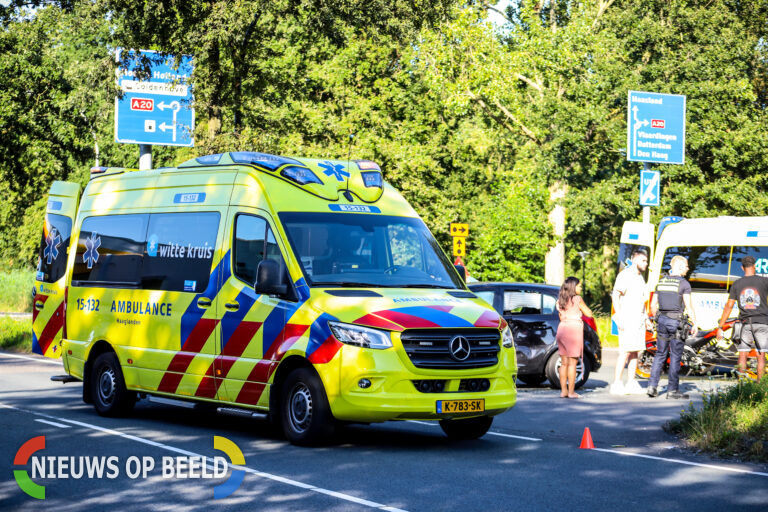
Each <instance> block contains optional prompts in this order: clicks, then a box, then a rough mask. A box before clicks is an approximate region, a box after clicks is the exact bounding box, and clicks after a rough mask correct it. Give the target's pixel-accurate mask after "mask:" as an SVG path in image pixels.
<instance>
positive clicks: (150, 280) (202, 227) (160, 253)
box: [141, 212, 220, 293]
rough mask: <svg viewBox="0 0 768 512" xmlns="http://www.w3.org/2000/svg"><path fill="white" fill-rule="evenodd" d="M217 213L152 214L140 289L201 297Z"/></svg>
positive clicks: (206, 281)
mask: <svg viewBox="0 0 768 512" xmlns="http://www.w3.org/2000/svg"><path fill="white" fill-rule="evenodd" d="M219 219H220V215H219V213H218V212H184V213H153V214H151V215H150V217H149V228H148V229H147V245H146V249H145V251H144V264H143V267H142V273H141V274H142V275H141V286H142V288H144V289H145V290H167V291H177V292H190V293H202V292H203V291H205V289H206V287H207V286H208V280H209V277H210V274H211V264H212V263H213V256H214V252H215V249H216V235H217V234H218V232H219Z"/></svg>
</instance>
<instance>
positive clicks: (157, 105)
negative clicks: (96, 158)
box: [115, 50, 195, 147]
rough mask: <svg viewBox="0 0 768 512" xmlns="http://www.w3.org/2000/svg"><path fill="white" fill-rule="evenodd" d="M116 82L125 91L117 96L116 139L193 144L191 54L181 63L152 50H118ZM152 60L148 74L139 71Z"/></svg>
mask: <svg viewBox="0 0 768 512" xmlns="http://www.w3.org/2000/svg"><path fill="white" fill-rule="evenodd" d="M117 61H118V62H119V63H120V64H119V67H118V70H117V84H118V86H119V87H120V89H121V90H122V92H123V97H122V98H115V142H123V143H127V144H151V145H159V146H189V147H191V146H194V145H195V141H194V137H193V135H194V131H195V109H194V108H193V96H192V89H191V87H190V83H189V82H190V78H191V77H192V69H193V68H192V57H189V56H186V55H185V56H183V57H181V59H180V62H179V64H178V66H177V65H176V59H175V57H174V56H173V55H167V54H162V53H158V52H154V51H150V50H139V51H133V50H123V51H121V50H118V52H117ZM142 62H148V63H149V77H148V78H145V77H141V76H140V73H138V72H137V71H138V70H139V69H143V68H142Z"/></svg>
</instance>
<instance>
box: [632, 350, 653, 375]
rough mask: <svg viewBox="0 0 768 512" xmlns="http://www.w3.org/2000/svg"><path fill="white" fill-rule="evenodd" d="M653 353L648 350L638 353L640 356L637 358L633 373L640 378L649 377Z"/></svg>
mask: <svg viewBox="0 0 768 512" xmlns="http://www.w3.org/2000/svg"><path fill="white" fill-rule="evenodd" d="M654 354H655V352H651V351H649V350H643V351H642V352H641V353H640V356H639V357H638V358H637V370H635V375H637V376H638V377H640V378H641V379H650V378H651V367H652V366H653V355H654Z"/></svg>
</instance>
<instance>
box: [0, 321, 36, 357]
mask: <svg viewBox="0 0 768 512" xmlns="http://www.w3.org/2000/svg"><path fill="white" fill-rule="evenodd" d="M0 348H4V349H15V350H21V351H24V352H31V351H32V319H31V318H25V319H22V320H17V319H15V318H11V317H7V316H4V317H0Z"/></svg>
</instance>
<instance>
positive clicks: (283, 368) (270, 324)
mask: <svg viewBox="0 0 768 512" xmlns="http://www.w3.org/2000/svg"><path fill="white" fill-rule="evenodd" d="M35 290H36V295H35V300H34V322H33V330H34V333H33V335H34V349H35V351H36V352H38V353H42V354H45V355H46V356H49V357H62V358H63V362H64V367H65V370H66V372H67V374H69V375H70V376H71V377H72V378H75V379H78V380H82V381H83V398H84V400H85V401H86V402H89V403H93V404H94V406H95V408H96V410H97V411H98V412H99V414H102V415H109V416H113V415H120V414H124V413H126V412H128V411H129V410H130V409H131V407H132V406H133V405H134V403H135V401H136V400H137V397H140V396H144V395H157V396H164V397H172V398H177V399H179V398H181V399H185V400H196V401H203V402H210V403H213V404H215V405H220V406H225V405H226V406H227V407H239V408H248V409H255V410H260V411H264V412H268V413H269V416H270V418H271V419H272V420H273V421H275V422H276V423H279V424H280V425H281V426H282V429H283V431H284V432H285V435H286V437H287V438H288V439H289V440H290V441H291V442H293V443H296V444H313V443H317V442H320V441H321V440H322V439H324V438H326V437H327V436H328V435H329V434H330V433H331V432H332V430H333V428H334V425H335V424H337V423H338V422H366V423H367V422H378V421H386V420H406V419H420V420H439V422H440V425H441V427H442V428H443V430H444V432H445V433H446V434H447V435H448V436H449V437H451V438H457V439H471V438H477V437H480V436H482V435H484V434H485V433H486V432H487V431H488V429H489V428H490V426H491V423H492V421H493V416H495V415H497V414H500V413H502V412H504V411H506V410H508V409H509V408H511V407H512V406H513V405H514V404H515V400H516V396H517V392H516V388H515V376H516V373H517V369H516V362H515V348H514V343H513V339H512V334H511V332H510V329H509V328H508V327H507V325H506V323H505V322H504V320H503V319H502V318H501V317H500V316H499V315H498V314H497V313H496V312H495V311H494V310H493V309H492V308H491V307H490V306H489V305H488V304H486V303H485V302H484V301H483V300H481V299H479V298H477V297H476V296H475V295H474V294H472V293H471V292H470V291H469V290H467V288H466V286H465V284H464V282H463V281H462V279H461V277H460V275H459V273H458V272H457V270H456V269H455V268H454V267H453V266H452V265H451V263H450V261H449V260H448V259H447V258H446V256H445V254H444V253H443V251H442V250H441V248H440V247H439V245H438V244H437V242H436V241H435V239H434V238H433V237H432V235H431V234H430V232H429V230H428V229H427V227H426V226H425V224H424V223H423V221H422V220H421V219H420V218H419V216H418V215H417V214H416V212H415V211H414V210H413V209H412V208H411V206H410V205H409V204H408V203H407V202H406V201H405V200H404V199H403V197H402V196H401V195H400V194H399V193H398V192H397V191H396V190H395V189H394V188H392V187H391V186H390V185H389V184H387V183H386V182H385V181H384V180H383V177H382V173H381V170H380V168H379V166H378V165H377V164H375V163H374V162H371V161H364V160H361V161H337V160H315V159H307V158H292V157H283V156H275V155H268V154H263V153H255V152H233V153H224V154H216V155H209V156H203V157H199V158H195V159H192V160H190V161H188V162H185V163H184V164H181V165H179V166H178V167H177V168H163V169H155V170H149V171H137V170H131V169H118V168H103V167H101V168H94V169H93V170H92V171H91V179H90V182H89V183H88V185H87V187H86V188H85V191H84V192H83V194H82V197H80V191H79V187H78V185H77V184H73V183H67V182H56V183H54V184H53V186H52V187H51V190H50V194H49V200H48V206H47V210H46V217H45V227H44V230H43V235H42V239H41V244H40V252H39V266H38V271H37V281H36V284H35Z"/></svg>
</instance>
